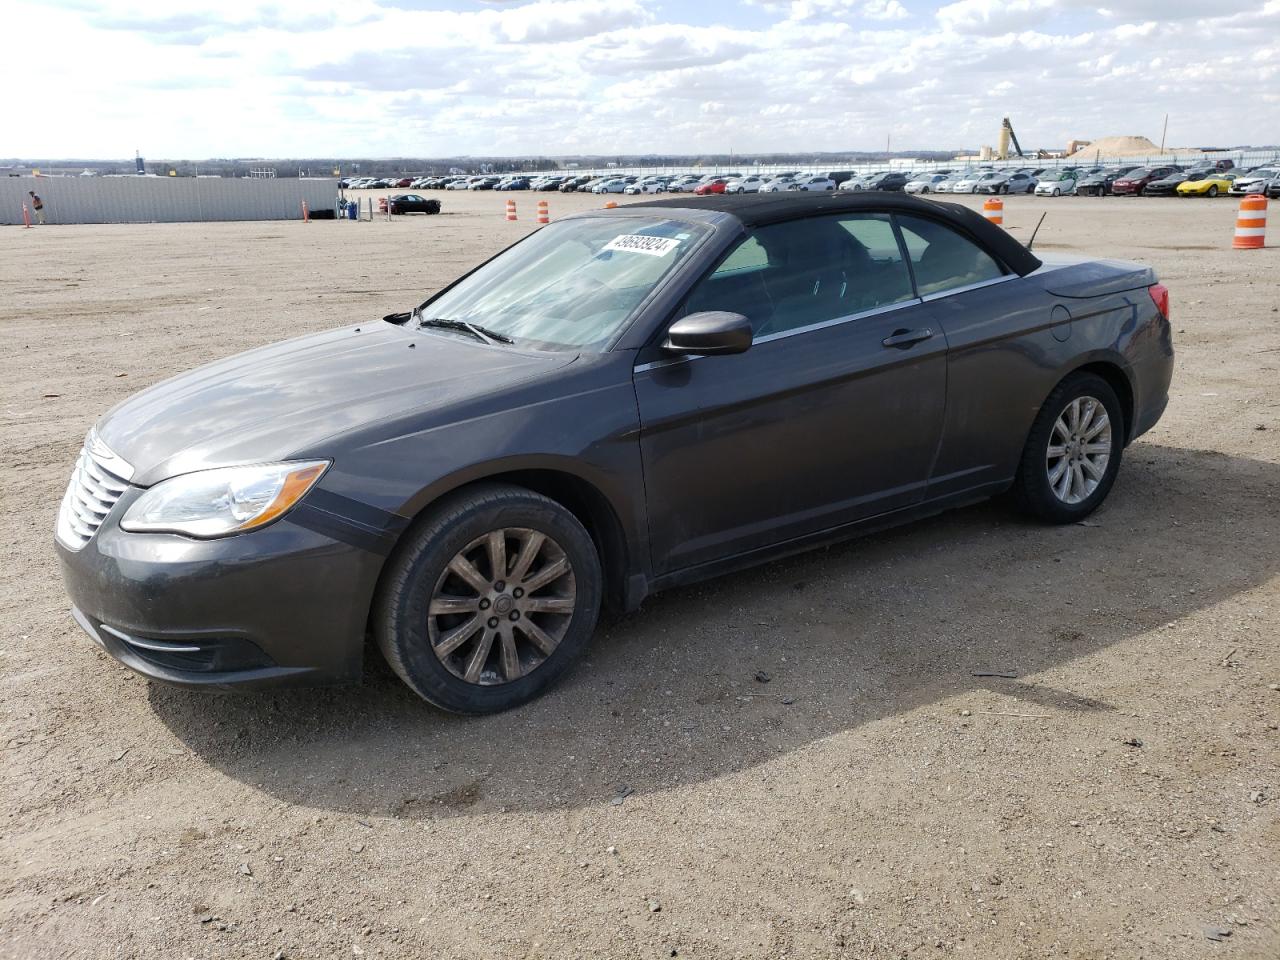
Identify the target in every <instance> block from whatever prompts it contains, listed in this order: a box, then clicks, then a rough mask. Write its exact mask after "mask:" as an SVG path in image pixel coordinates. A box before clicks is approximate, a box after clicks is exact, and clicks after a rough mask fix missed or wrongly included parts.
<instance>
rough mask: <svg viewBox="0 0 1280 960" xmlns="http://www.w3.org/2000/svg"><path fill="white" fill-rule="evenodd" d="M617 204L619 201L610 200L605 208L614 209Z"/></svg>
mask: <svg viewBox="0 0 1280 960" xmlns="http://www.w3.org/2000/svg"><path fill="white" fill-rule="evenodd" d="M617 205H618V202H617V201H616V200H610V201H609V202H608V203H606V204H605V205H604V208H605V209H606V210H612V209H613V208H614V207H616V206H617Z"/></svg>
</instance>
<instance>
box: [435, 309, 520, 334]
mask: <svg viewBox="0 0 1280 960" xmlns="http://www.w3.org/2000/svg"><path fill="white" fill-rule="evenodd" d="M414 315H415V316H416V315H417V310H416V308H415V310H414ZM418 326H419V327H436V328H438V329H441V330H461V331H462V332H463V333H469V334H471V336H473V337H475V338H476V339H477V340H479V341H480V342H481V343H515V341H514V340H512V339H511V338H510V337H508V336H507V335H506V334H505V333H498V331H497V330H490V329H488V328H487V327H482V326H480V324H478V323H471V322H469V321H467V320H451V319H449V318H448V317H432V318H431V319H429V320H421V321H419V322H418Z"/></svg>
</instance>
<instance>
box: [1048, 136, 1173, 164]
mask: <svg viewBox="0 0 1280 960" xmlns="http://www.w3.org/2000/svg"><path fill="white" fill-rule="evenodd" d="M1159 152H1160V148H1159V147H1158V146H1156V145H1155V144H1154V143H1152V142H1151V141H1150V140H1148V139H1147V138H1146V137H1103V138H1102V139H1101V140H1095V141H1093V143H1091V144H1089V145H1088V146H1087V147H1081V148H1080V149H1079V150H1077V151H1076V152H1075V153H1073V154H1071V156H1070V157H1068V158H1067V159H1069V160H1072V159H1081V160H1083V159H1086V158H1088V157H1092V156H1094V155H1099V156H1103V157H1154V156H1155V155H1156V154H1158V153H1159ZM1165 153H1177V151H1176V150H1174V149H1173V148H1166V150H1165Z"/></svg>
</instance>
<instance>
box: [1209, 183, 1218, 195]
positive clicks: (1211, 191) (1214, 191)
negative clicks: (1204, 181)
mask: <svg viewBox="0 0 1280 960" xmlns="http://www.w3.org/2000/svg"><path fill="white" fill-rule="evenodd" d="M1217 195H1218V185H1217V184H1216V183H1215V184H1213V186H1211V187H1209V196H1211V197H1216V196H1217Z"/></svg>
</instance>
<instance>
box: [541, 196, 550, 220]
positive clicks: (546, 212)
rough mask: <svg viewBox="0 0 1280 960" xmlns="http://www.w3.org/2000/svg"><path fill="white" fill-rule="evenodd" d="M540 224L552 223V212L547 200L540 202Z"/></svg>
mask: <svg viewBox="0 0 1280 960" xmlns="http://www.w3.org/2000/svg"><path fill="white" fill-rule="evenodd" d="M538 222H539V223H550V222H551V210H550V208H549V206H548V204H547V201H545V200H539V201H538Z"/></svg>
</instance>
